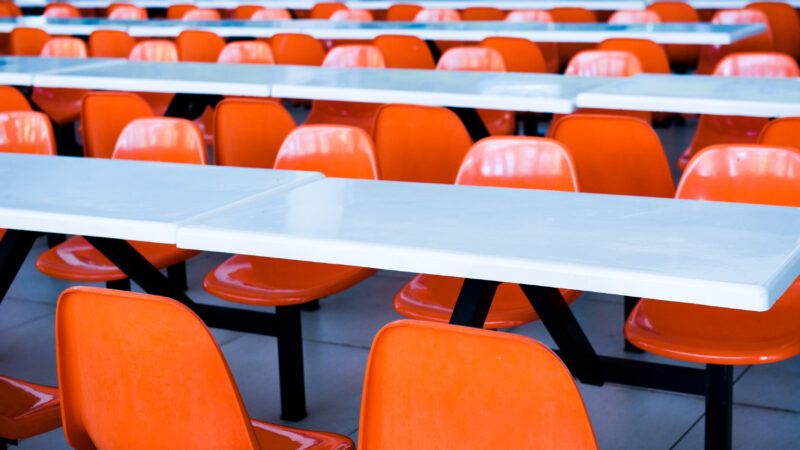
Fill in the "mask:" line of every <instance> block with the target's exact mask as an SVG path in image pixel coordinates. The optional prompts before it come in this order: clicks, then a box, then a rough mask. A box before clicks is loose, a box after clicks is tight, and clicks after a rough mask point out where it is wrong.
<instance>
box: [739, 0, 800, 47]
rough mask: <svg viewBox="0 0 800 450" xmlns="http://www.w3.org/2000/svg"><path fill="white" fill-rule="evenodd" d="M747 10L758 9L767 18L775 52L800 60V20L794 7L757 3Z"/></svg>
mask: <svg viewBox="0 0 800 450" xmlns="http://www.w3.org/2000/svg"><path fill="white" fill-rule="evenodd" d="M747 9H757V10H759V11H761V12H763V13H764V15H766V16H767V20H768V21H769V28H770V30H771V31H772V40H773V45H774V48H775V51H778V52H783V53H787V54H789V55H791V56H792V58H795V59H797V58H800V18H799V17H798V16H797V12H796V11H795V9H794V7H793V6H792V5H790V4H788V3H782V2H756V3H751V4H749V5H747Z"/></svg>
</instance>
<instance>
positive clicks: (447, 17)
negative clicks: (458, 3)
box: [414, 8, 461, 22]
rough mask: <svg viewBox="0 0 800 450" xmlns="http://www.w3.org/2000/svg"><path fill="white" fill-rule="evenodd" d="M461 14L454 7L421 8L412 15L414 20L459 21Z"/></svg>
mask: <svg viewBox="0 0 800 450" xmlns="http://www.w3.org/2000/svg"><path fill="white" fill-rule="evenodd" d="M460 20H461V14H459V13H458V11H456V10H454V9H427V8H424V9H421V10H419V11H418V12H417V14H416V15H415V16H414V22H459V21H460Z"/></svg>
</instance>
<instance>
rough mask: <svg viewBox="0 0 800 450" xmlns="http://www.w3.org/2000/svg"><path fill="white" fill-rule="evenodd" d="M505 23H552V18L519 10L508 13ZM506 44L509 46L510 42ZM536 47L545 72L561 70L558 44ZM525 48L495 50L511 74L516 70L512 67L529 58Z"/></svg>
mask: <svg viewBox="0 0 800 450" xmlns="http://www.w3.org/2000/svg"><path fill="white" fill-rule="evenodd" d="M506 22H532V23H552V22H553V16H551V15H550V12H548V11H544V10H540V9H520V10H516V11H511V12H510V13H508V15H507V16H506ZM489 39H493V38H487V39H485V40H484V42H486V41H487V40H489ZM508 42H509V44H510V42H511V41H508ZM509 44H504V45H503V46H502V47H506V46H509ZM536 45H537V47H538V48H539V51H540V52H541V55H542V57H543V58H544V61H545V63H546V64H547V71H548V72H551V73H557V72H558V71H559V70H560V69H561V63H560V62H559V59H558V58H559V54H558V44H557V43H556V42H537V43H536ZM525 47H530V46H529V45H527V44H517V45H515V46H513V47H511V48H509V49H508V51H503V50H502V49H501V48H498V47H495V48H497V50H498V51H500V52H501V53H503V58H504V59H505V60H506V66H507V67H508V70H509V71H511V72H517V71H518V70H516V69H514V67H515V66H518V65H520V64H523V63H522V62H521V61H524V60H527V59H528V58H530V57H529V56H527V55H528V54H529V53H528V52H530V49H526V48H525ZM510 50H514V51H513V53H509V51H510ZM518 51H523V52H525V53H518ZM534 59H535V57H534ZM515 60H520V62H515ZM528 64H530V63H528ZM523 67H524V66H523Z"/></svg>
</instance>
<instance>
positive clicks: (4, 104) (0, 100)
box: [0, 86, 32, 112]
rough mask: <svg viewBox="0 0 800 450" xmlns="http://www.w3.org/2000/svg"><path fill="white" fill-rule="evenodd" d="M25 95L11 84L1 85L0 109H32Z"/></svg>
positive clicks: (4, 110)
mask: <svg viewBox="0 0 800 450" xmlns="http://www.w3.org/2000/svg"><path fill="white" fill-rule="evenodd" d="M31 110H32V108H31V104H30V103H28V100H27V99H26V98H25V96H24V95H22V93H21V92H20V91H18V90H17V89H16V88H13V87H11V86H0V111H3V112H6V111H31Z"/></svg>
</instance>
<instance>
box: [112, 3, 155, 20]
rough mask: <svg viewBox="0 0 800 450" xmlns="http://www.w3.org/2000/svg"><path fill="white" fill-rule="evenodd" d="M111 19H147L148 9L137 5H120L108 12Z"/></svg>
mask: <svg viewBox="0 0 800 450" xmlns="http://www.w3.org/2000/svg"><path fill="white" fill-rule="evenodd" d="M108 18H109V19H111V20H147V10H146V9H144V8H142V7H139V6H136V5H118V6H117V7H116V8H114V9H112V10H110V11H109V13H108Z"/></svg>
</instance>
